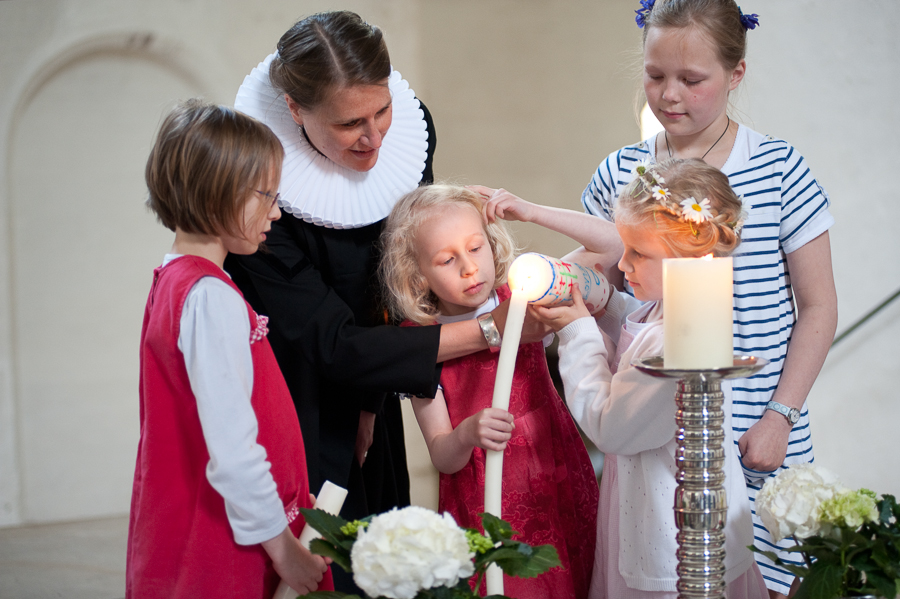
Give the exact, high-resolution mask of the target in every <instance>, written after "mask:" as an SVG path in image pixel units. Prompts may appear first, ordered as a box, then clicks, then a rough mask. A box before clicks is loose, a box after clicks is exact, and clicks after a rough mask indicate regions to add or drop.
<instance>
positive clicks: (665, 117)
mask: <svg viewBox="0 0 900 599" xmlns="http://www.w3.org/2000/svg"><path fill="white" fill-rule="evenodd" d="M743 7H744V8H747V4H746V3H744V4H743ZM636 8H638V7H636ZM636 12H637V17H636V21H637V25H638V26H639V27H641V28H642V36H643V50H644V60H643V85H644V92H645V95H646V97H647V102H648V104H649V106H650V108H651V110H652V111H653V113H654V114H655V115H656V117H657V118H658V119H659V121H660V123H662V125H663V127H664V128H665V131H663V132H660V133H659V134H657V135H654V136H652V137H650V138H649V139H646V140H643V141H641V142H639V143H636V144H633V145H629V146H626V147H624V148H622V149H620V150H618V151H616V152H613V153H612V154H610V155H609V157H608V158H607V159H606V160H605V161H603V162H602V163H601V164H600V166H599V167H598V168H597V170H596V171H595V172H594V175H593V178H592V179H591V182H590V184H589V185H588V186H587V188H586V189H585V190H584V193H583V195H582V203H583V204H584V208H585V210H586V212H588V213H589V214H592V215H596V216H600V217H601V218H604V219H607V220H612V219H613V215H614V213H615V210H616V203H617V201H618V199H619V198H621V197H622V195H621V194H622V189H623V187H624V186H625V185H626V183H627V181H628V180H629V179H630V176H631V173H632V171H633V170H634V165H635V164H637V163H639V162H641V161H649V162H651V163H652V162H656V161H659V160H663V159H665V158H668V157H676V158H690V157H693V158H700V159H701V160H704V161H705V162H707V163H708V164H711V165H712V166H714V167H716V168H718V169H720V170H722V171H723V172H724V173H725V174H726V175H727V176H728V178H729V181H730V182H731V186H732V187H733V188H734V190H735V191H736V192H737V193H738V194H739V195H741V196H743V197H744V198H746V199H747V211H748V213H749V217H748V219H747V223H746V229H745V233H744V235H743V240H742V243H741V247H740V248H738V249H737V251H736V252H735V254H734V349H735V352H736V353H740V354H747V355H754V356H758V357H761V358H766V359H768V360H769V365H768V366H767V367H766V368H765V369H763V370H762V371H760V372H759V373H758V374H756V375H755V376H753V377H751V378H749V379H745V380H742V381H741V382H740V383H739V384H736V385H735V387H734V401H735V413H734V421H733V422H734V433H735V437H736V439H737V440H738V444H739V447H740V451H741V455H742V457H741V459H742V463H743V466H744V468H745V475H746V477H747V487H748V493H749V495H750V497H751V499H752V498H754V497H755V496H756V493H757V492H758V491H759V489H760V488H761V487H762V484H763V483H764V482H765V478H766V476H773V475H774V474H775V473H777V471H779V470H781V469H783V468H787V467H789V466H790V465H792V464H797V463H805V462H810V461H812V460H813V448H812V438H811V436H810V428H809V415H808V410H807V405H806V398H807V394H808V393H809V390H810V388H811V387H812V384H813V382H814V381H815V379H816V376H818V373H819V370H820V369H821V367H822V364H823V362H824V360H825V356H826V354H827V353H828V348H829V345H830V344H831V340H832V338H833V337H834V331H835V327H836V325H837V297H836V293H835V288H834V279H833V275H832V268H831V249H830V243H829V237H828V229H829V228H830V227H831V225H832V224H833V223H834V219H833V218H832V216H831V215H830V214H829V211H828V206H829V203H830V202H829V199H828V196H827V194H826V193H825V191H824V190H823V189H822V187H821V186H820V185H819V182H818V181H817V180H816V178H815V177H814V176H813V175H812V174H811V172H810V169H809V167H808V166H807V164H806V162H805V160H804V159H803V156H801V154H800V153H799V152H798V151H797V150H796V149H795V148H794V147H792V146H791V145H790V144H789V143H787V142H786V141H784V140H782V139H778V138H777V137H774V136H771V135H763V134H760V133H757V132H756V131H753V130H751V129H749V128H747V127H745V126H744V125H741V124H739V123H738V122H736V121H735V120H734V119H733V118H731V117H730V116H729V114H728V101H729V95H730V93H731V91H733V90H735V89H736V88H737V87H738V85H739V84H740V83H741V80H742V79H743V77H744V74H745V72H746V70H747V62H746V61H745V53H746V45H747V37H748V35H751V36H752V33H750V31H748V30H752V29H754V28H756V27H757V26H758V25H759V17H758V16H757V15H755V14H743V13H742V11H741V9H740V8H739V7H738V5H737V4H736V3H735V2H734V0H656V1H655V2H654V0H641V2H640V7H639V9H638V10H637V11H636ZM764 26H770V25H769V24H768V23H764ZM771 26H775V24H772V25H771ZM754 523H755V527H754V529H755V545H756V546H757V547H758V548H760V549H765V550H773V549H775V550H777V549H778V548H779V547H788V546H790V545H792V544H793V542H792V541H789V540H783V541H781V542H780V543H778V544H776V543H774V542H773V541H772V537H771V535H769V534H768V531H766V530H765V528H764V527H763V525H762V522H761V521H760V520H759V519H758V518H756V516H755V515H754ZM780 556H781V558H782V559H784V560H785V561H788V562H793V563H799V561H800V560H799V558H798V557H797V555H796V554H792V553H784V552H782V553H781V554H780ZM757 560H758V561H759V563H760V566H761V568H762V570H763V574H764V576H765V579H766V584H767V585H768V586H769V588H770V589H771V590H772V593H771V596H772V597H773V598H774V597H779V596H781V595H782V594H787V592H788V589H789V586H790V584H791V581H792V579H793V575H792V574H790V573H789V572H787V571H785V570H784V569H782V568H779V567H777V566H775V565H774V564H773V563H772V562H771V561H769V560H768V559H767V558H765V557H764V556H760V555H757Z"/></svg>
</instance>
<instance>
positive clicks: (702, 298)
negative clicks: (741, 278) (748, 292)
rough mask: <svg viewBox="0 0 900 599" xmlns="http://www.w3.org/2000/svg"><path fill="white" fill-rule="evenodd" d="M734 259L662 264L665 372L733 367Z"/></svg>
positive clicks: (703, 259)
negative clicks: (673, 369)
mask: <svg viewBox="0 0 900 599" xmlns="http://www.w3.org/2000/svg"><path fill="white" fill-rule="evenodd" d="M732 281H733V273H732V260H731V258H713V257H712V256H706V257H704V258H671V259H666V260H663V310H664V313H665V316H664V317H663V334H664V341H663V346H664V349H663V353H664V356H663V361H664V364H665V367H666V368H684V369H704V368H709V369H712V368H723V367H726V366H731V365H733V364H734V346H733V328H732V318H733V317H732V289H733V282H732Z"/></svg>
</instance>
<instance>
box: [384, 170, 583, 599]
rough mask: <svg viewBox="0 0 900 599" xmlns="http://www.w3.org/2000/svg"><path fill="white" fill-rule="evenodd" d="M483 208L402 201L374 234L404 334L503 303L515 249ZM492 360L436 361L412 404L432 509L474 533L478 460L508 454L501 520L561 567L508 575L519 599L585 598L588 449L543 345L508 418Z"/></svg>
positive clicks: (520, 360)
mask: <svg viewBox="0 0 900 599" xmlns="http://www.w3.org/2000/svg"><path fill="white" fill-rule="evenodd" d="M482 202H483V200H482V198H481V196H480V195H479V194H478V193H476V192H474V191H472V190H469V189H466V188H463V187H454V186H447V185H431V186H425V187H420V188H418V189H417V190H415V191H413V192H411V193H409V194H408V195H406V196H404V197H403V198H401V199H400V201H399V202H398V203H397V204H396V206H394V208H393V210H392V211H391V214H390V216H389V217H388V220H387V224H386V226H385V230H384V233H383V234H382V253H383V257H382V262H381V267H380V274H381V277H382V285H383V289H384V294H385V297H386V299H387V300H388V303H389V305H390V307H391V310H392V312H393V313H394V315H395V316H397V317H398V318H401V319H406V320H407V324H410V325H412V324H415V325H423V326H424V325H432V324H435V323H442V324H446V323H453V322H462V321H466V320H472V319H476V318H479V317H480V316H481V315H483V314H489V313H490V311H491V310H492V309H493V308H494V307H496V306H497V305H498V304H499V303H500V302H502V301H504V300H506V299H507V298H508V297H509V295H510V293H509V290H508V288H507V287H506V285H505V282H506V272H507V268H508V266H509V264H510V263H511V262H512V259H513V257H514V251H515V246H514V242H513V240H512V238H511V237H510V235H509V233H508V232H507V230H506V228H505V226H504V225H503V223H491V224H485V222H484V221H483V218H482V208H483V205H482ZM497 358H498V354H497V353H495V352H491V351H489V350H484V351H481V352H478V353H475V354H472V355H469V356H465V357H462V358H457V359H454V360H448V361H445V362H444V367H443V370H442V372H441V386H440V388H439V390H438V392H437V394H436V395H435V397H434V398H412V402H413V408H414V409H415V413H416V418H417V420H418V422H419V426H420V427H421V429H422V433H423V434H424V437H425V441H426V443H427V445H428V451H429V453H430V454H431V460H432V462H433V463H434V465H435V467H436V468H437V469H438V470H439V471H440V472H441V475H440V496H439V511H441V512H443V511H447V512H450V513H451V514H452V515H453V517H454V518H456V520H457V522H458V523H459V524H460V525H461V526H466V527H470V528H480V526H481V520H480V518H479V517H478V514H480V513H481V512H483V511H484V480H485V478H484V477H485V474H484V468H485V450H494V451H505V455H504V479H503V493H502V500H501V503H502V515H503V518H504V519H506V520H507V521H509V522H510V523H511V524H512V528H513V530H516V531H518V532H519V533H520V535H519V537H517V538H520V539H521V540H523V541H525V542H528V543H531V544H543V543H550V544H552V545H553V546H554V547H556V550H557V552H558V553H559V556H560V560H561V562H562V567H561V568H555V569H553V570H551V571H550V572H547V573H545V574H543V575H541V576H539V577H537V578H529V579H523V578H513V577H504V591H505V593H506V594H508V595H510V596H512V597H517V598H518V599H539V598H545V597H564V598H583V597H585V596H587V592H588V587H589V584H590V578H591V567H592V564H593V553H594V529H595V518H596V506H597V494H598V489H597V482H596V479H595V477H594V471H593V468H592V466H591V463H590V460H589V459H588V455H587V451H586V449H585V447H584V443H583V442H582V441H581V438H580V436H579V434H578V431H577V429H576V427H575V424H574V422H573V421H572V418H571V416H570V415H569V414H568V412H567V411H566V408H565V405H564V404H563V402H562V400H561V399H560V397H559V395H558V394H557V392H556V390H555V388H554V387H553V383H552V381H551V379H550V373H549V370H548V368H547V360H546V356H545V354H544V346H543V344H541V343H540V342H537V343H526V344H522V345H521V346H520V347H519V352H518V356H517V359H516V368H515V374H514V377H513V382H512V392H511V395H510V407H509V411H508V412H507V411H506V410H501V409H497V408H492V407H491V393H492V389H493V386H494V380H495V378H496V374H497V361H498V360H497Z"/></svg>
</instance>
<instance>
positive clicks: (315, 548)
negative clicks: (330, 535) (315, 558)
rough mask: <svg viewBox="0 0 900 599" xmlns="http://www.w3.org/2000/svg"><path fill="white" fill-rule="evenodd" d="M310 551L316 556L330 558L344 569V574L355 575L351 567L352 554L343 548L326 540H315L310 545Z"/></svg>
mask: <svg viewBox="0 0 900 599" xmlns="http://www.w3.org/2000/svg"><path fill="white" fill-rule="evenodd" d="M309 550H310V552H312V553H315V554H316V555H322V556H324V557H330V558H331V559H332V560H334V563H336V564H337V565H339V566H340V567H341V568H343V570H344V572H347V573H350V574H352V573H353V570H352V569H351V566H350V552H349V551H346V550H345V549H343V548H342V547H335V546H334V545H333V544H332V543H329V542H328V541H326V540H324V539H313V540H312V542H311V543H310V544H309Z"/></svg>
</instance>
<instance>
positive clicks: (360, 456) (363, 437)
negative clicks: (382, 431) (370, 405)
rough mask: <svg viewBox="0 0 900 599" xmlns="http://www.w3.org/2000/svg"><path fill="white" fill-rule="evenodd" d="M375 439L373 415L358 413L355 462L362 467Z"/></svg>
mask: <svg viewBox="0 0 900 599" xmlns="http://www.w3.org/2000/svg"><path fill="white" fill-rule="evenodd" d="M374 439H375V414H373V413H372V412H366V411H365V410H362V411H361V412H360V413H359V429H358V430H357V432H356V447H355V449H354V452H355V453H356V460H357V461H358V462H359V465H360V466H362V465H363V464H364V463H365V461H366V456H367V455H368V453H369V448H370V447H372V441H373V440H374Z"/></svg>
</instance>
